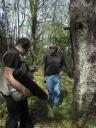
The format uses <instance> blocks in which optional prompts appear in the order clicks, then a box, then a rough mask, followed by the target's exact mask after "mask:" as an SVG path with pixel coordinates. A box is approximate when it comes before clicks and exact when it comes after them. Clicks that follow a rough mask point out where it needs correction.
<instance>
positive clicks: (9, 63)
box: [3, 50, 19, 68]
mask: <svg viewBox="0 0 96 128" xmlns="http://www.w3.org/2000/svg"><path fill="white" fill-rule="evenodd" d="M3 64H4V66H5V67H10V68H17V67H18V64H19V57H18V55H17V53H16V52H15V51H13V50H8V51H7V52H6V53H5V54H4V55H3Z"/></svg>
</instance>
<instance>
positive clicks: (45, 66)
mask: <svg viewBox="0 0 96 128" xmlns="http://www.w3.org/2000/svg"><path fill="white" fill-rule="evenodd" d="M46 68H47V55H46V56H45V57H44V76H46Z"/></svg>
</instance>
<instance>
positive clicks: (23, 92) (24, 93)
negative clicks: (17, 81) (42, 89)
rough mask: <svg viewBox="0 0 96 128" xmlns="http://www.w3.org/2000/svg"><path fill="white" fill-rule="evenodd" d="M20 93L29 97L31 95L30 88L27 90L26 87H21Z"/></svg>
mask: <svg viewBox="0 0 96 128" xmlns="http://www.w3.org/2000/svg"><path fill="white" fill-rule="evenodd" d="M22 94H23V95H24V96H25V97H30V96H31V95H32V93H31V92H30V90H28V89H27V88H25V87H23V88H22Z"/></svg>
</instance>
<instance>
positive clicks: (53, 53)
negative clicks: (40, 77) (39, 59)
mask: <svg viewBox="0 0 96 128" xmlns="http://www.w3.org/2000/svg"><path fill="white" fill-rule="evenodd" d="M49 50H50V54H49V55H46V57H45V59H44V76H45V79H46V82H47V85H48V93H49V103H50V105H51V106H53V107H57V106H58V105H59V100H60V86H61V76H62V74H63V69H64V66H65V62H64V58H63V56H62V54H60V53H59V52H58V51H59V47H58V45H56V44H52V45H51V46H49Z"/></svg>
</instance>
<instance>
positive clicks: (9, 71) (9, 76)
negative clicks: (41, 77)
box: [4, 67, 32, 97]
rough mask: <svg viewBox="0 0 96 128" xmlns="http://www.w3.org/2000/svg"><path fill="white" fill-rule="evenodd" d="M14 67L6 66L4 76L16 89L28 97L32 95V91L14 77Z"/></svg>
mask: <svg viewBox="0 0 96 128" xmlns="http://www.w3.org/2000/svg"><path fill="white" fill-rule="evenodd" d="M12 74H13V69H11V68H9V67H5V68H4V76H5V78H6V79H7V80H8V82H9V83H10V84H11V86H13V87H14V88H15V89H17V90H18V91H20V92H21V93H22V94H23V95H24V96H26V97H28V96H31V95H32V94H31V92H30V91H29V90H28V89H27V88H25V87H24V86H23V85H22V84H21V83H20V82H18V81H17V80H16V79H14V77H13V75H12Z"/></svg>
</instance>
